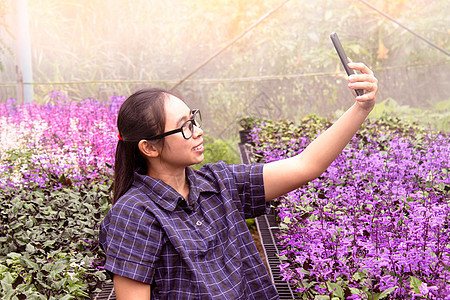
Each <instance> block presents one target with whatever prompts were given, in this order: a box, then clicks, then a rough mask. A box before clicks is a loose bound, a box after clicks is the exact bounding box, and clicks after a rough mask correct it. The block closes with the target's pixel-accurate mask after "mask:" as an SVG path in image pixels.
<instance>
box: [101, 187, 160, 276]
mask: <svg viewBox="0 0 450 300" xmlns="http://www.w3.org/2000/svg"><path fill="white" fill-rule="evenodd" d="M139 198H140V197H139V195H134V196H131V197H130V198H129V199H120V200H119V201H118V202H117V203H116V204H114V205H113V207H112V208H111V210H110V211H109V212H108V214H107V216H106V217H105V219H104V221H103V222H102V226H101V232H100V243H101V244H102V247H103V249H104V251H105V253H106V262H105V269H106V270H107V271H109V272H111V273H113V274H116V275H120V276H123V277H127V278H131V279H134V280H137V281H140V282H143V283H147V284H151V283H152V281H153V276H154V274H155V268H156V264H157V262H158V257H159V256H160V253H161V250H162V247H163V244H164V239H165V237H164V236H165V235H164V232H163V230H162V229H161V227H160V225H159V223H158V222H157V220H156V218H155V217H154V216H153V214H152V213H151V212H150V211H149V209H148V208H147V207H146V206H145V204H144V202H143V201H139Z"/></svg>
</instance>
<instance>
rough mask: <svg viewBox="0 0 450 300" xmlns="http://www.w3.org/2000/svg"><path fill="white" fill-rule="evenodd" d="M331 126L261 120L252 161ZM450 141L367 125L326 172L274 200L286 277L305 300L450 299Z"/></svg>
mask: <svg viewBox="0 0 450 300" xmlns="http://www.w3.org/2000/svg"><path fill="white" fill-rule="evenodd" d="M329 125H330V123H329V122H328V121H327V120H325V119H321V118H317V117H315V116H308V117H307V118H305V119H304V120H303V121H302V122H301V123H300V124H298V125H295V124H293V123H292V122H286V121H281V122H274V121H266V122H260V123H259V124H258V125H257V126H256V127H255V128H254V129H253V130H252V133H251V135H252V153H253V161H258V162H261V161H264V162H270V161H274V160H278V159H281V158H284V157H288V156H292V155H295V154H297V153H299V152H301V151H302V150H303V149H304V148H305V147H306V146H307V145H308V143H309V142H310V140H311V139H312V138H314V137H315V136H316V135H317V134H318V133H319V132H321V131H323V130H325V129H326V128H327V127H328V126H329ZM449 141H450V138H449V136H448V135H446V134H443V133H438V132H431V131H426V130H424V129H421V128H420V127H418V126H417V125H415V124H410V123H405V122H402V121H400V120H397V119H394V118H384V119H382V120H378V121H375V122H367V123H366V124H365V125H364V126H363V128H362V129H361V130H360V131H359V132H358V133H357V134H356V135H355V137H354V138H353V139H352V141H351V142H350V143H349V145H348V146H347V147H346V148H345V149H344V151H343V153H342V154H341V155H340V156H339V157H338V158H337V159H336V160H335V162H333V164H332V165H331V166H330V167H329V168H328V170H327V171H326V172H325V173H324V174H323V175H322V176H320V177H319V178H318V179H316V180H314V181H312V182H310V183H309V184H308V185H306V186H304V187H302V188H300V189H298V190H296V191H293V192H291V193H289V194H288V195H286V196H285V197H282V198H280V199H278V201H276V202H275V206H276V208H277V211H278V219H279V225H280V227H281V230H282V232H283V233H282V234H281V235H280V236H279V242H280V244H281V245H282V246H283V248H284V250H283V251H282V252H281V253H280V259H281V260H282V261H284V263H283V264H281V265H280V271H281V275H282V276H283V278H284V280H286V281H288V282H290V283H291V284H292V285H293V286H294V287H295V288H296V291H297V292H298V293H299V296H300V297H301V298H302V299H420V298H423V299H450V232H449V221H450V208H449V192H450V179H449V176H448V173H449V163H448V161H449V157H450V146H449Z"/></svg>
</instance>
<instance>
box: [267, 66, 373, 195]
mask: <svg viewBox="0 0 450 300" xmlns="http://www.w3.org/2000/svg"><path fill="white" fill-rule="evenodd" d="M349 67H350V68H351V69H355V70H359V71H361V74H355V75H351V76H349V87H350V88H351V89H353V90H355V89H363V90H364V91H365V93H364V95H362V96H358V97H356V98H355V99H356V102H355V104H354V105H353V106H352V107H351V108H350V109H349V110H347V111H346V112H345V114H344V115H342V116H341V117H340V118H339V119H338V120H337V121H336V122H335V123H334V124H333V125H332V126H331V127H330V128H328V129H327V130H326V131H325V132H324V133H322V134H321V135H320V136H319V137H317V138H316V139H315V140H314V141H313V142H312V143H311V144H309V145H308V147H307V148H306V149H305V150H304V151H302V152H301V153H300V154H298V155H296V156H294V157H290V158H287V159H283V160H279V161H274V162H271V163H268V164H266V165H264V171H263V176H264V190H265V194H266V201H270V200H272V199H274V198H276V197H279V196H281V195H284V194H286V193H288V192H290V191H292V190H294V189H296V188H299V187H301V186H302V185H304V184H306V183H308V182H309V181H311V180H313V179H315V178H317V177H318V176H320V175H321V174H322V173H323V172H324V171H325V170H326V169H327V168H328V166H329V165H330V164H331V163H332V162H333V161H334V160H335V159H336V157H337V156H338V155H339V154H340V153H341V152H342V150H343V149H344V147H345V146H346V145H347V144H348V142H349V141H350V140H351V138H352V137H353V136H354V134H355V133H356V132H357V131H358V129H359V128H360V126H361V124H362V123H363V122H364V120H365V119H366V117H367V116H368V115H369V113H370V111H371V110H372V108H373V107H374V105H375V101H376V93H377V89H378V80H377V79H376V78H375V77H374V75H373V72H372V71H371V70H370V69H369V68H368V67H367V66H365V65H364V64H362V63H349ZM355 95H356V94H355Z"/></svg>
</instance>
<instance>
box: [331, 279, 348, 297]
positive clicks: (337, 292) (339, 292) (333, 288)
mask: <svg viewBox="0 0 450 300" xmlns="http://www.w3.org/2000/svg"><path fill="white" fill-rule="evenodd" d="M327 288H328V291H330V292H333V295H336V296H337V297H339V299H344V290H343V289H342V287H341V286H340V285H338V284H337V283H334V282H329V281H327Z"/></svg>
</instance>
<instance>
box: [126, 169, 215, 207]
mask: <svg viewBox="0 0 450 300" xmlns="http://www.w3.org/2000/svg"><path fill="white" fill-rule="evenodd" d="M186 177H187V180H188V183H189V198H188V200H187V201H188V205H192V206H193V205H194V204H195V203H196V202H197V201H198V198H199V196H200V193H202V192H213V193H218V192H219V191H220V190H219V187H218V185H217V183H216V180H217V179H216V178H214V177H213V176H211V174H209V173H205V172H202V171H201V170H199V171H194V170H192V169H191V168H190V167H187V168H186ZM133 186H135V187H137V188H138V189H140V190H141V191H142V192H143V193H145V194H147V195H148V196H149V198H150V199H152V200H153V201H154V202H155V203H156V204H158V205H159V206H161V207H162V208H164V209H165V210H168V211H174V210H175V208H176V207H177V204H178V201H180V199H182V196H181V195H180V194H179V193H178V192H177V191H176V190H175V189H174V188H172V187H171V186H170V185H168V184H166V183H165V182H163V181H162V180H160V179H155V178H153V177H150V176H147V175H141V174H138V173H135V174H134V182H133Z"/></svg>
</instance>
